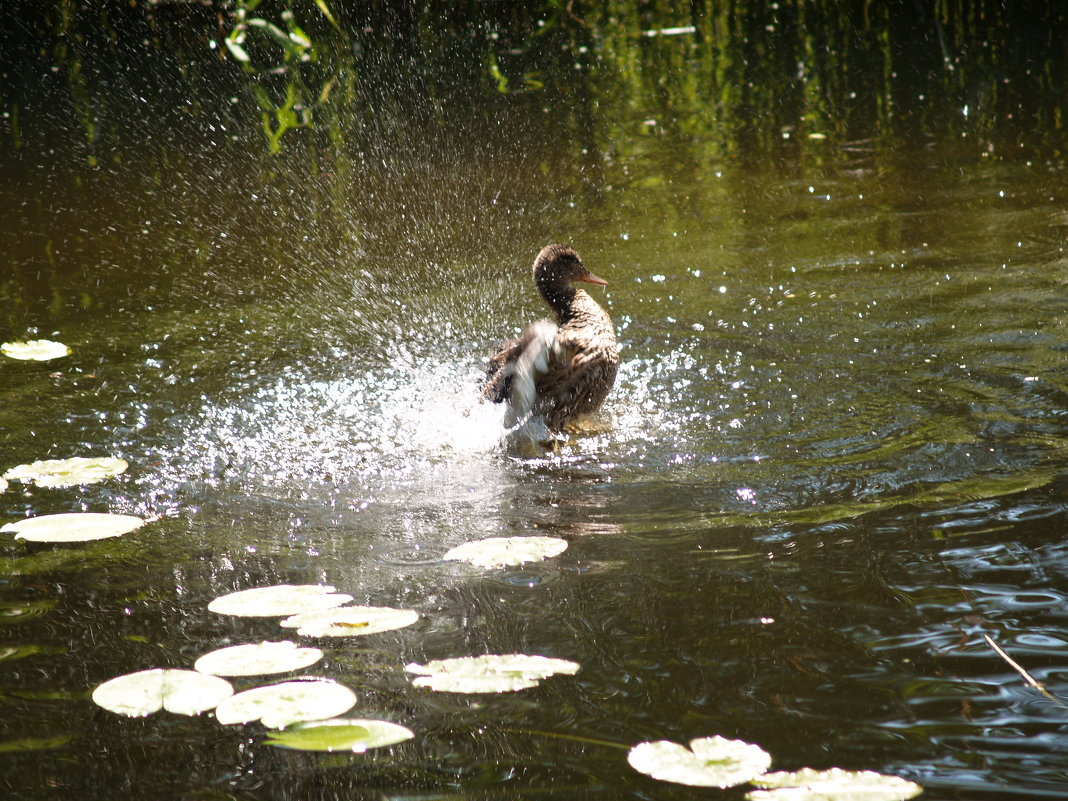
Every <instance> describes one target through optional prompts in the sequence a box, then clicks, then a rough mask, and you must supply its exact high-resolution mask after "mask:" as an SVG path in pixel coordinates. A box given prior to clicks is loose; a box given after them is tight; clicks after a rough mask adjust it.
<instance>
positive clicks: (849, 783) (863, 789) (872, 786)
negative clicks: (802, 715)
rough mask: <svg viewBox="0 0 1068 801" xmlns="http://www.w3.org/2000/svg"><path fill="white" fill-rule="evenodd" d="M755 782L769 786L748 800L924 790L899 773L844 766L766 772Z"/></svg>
mask: <svg viewBox="0 0 1068 801" xmlns="http://www.w3.org/2000/svg"><path fill="white" fill-rule="evenodd" d="M753 784H755V785H757V786H758V787H764V788H767V789H764V790H754V791H752V792H751V793H747V794H746V796H745V797H746V798H747V799H749V801H906V799H909V798H915V797H916V796H918V795H919V794H920V793H922V792H923V788H922V787H920V785H918V784H916V783H915V782H910V781H908V780H907V779H902V778H901V777H900V776H887V775H885V774H882V773H875V772H874V771H870V770H862V771H850V770H842V769H841V768H831V769H830V770H813V769H812V768H802V769H801V770H799V771H797V772H795V773H790V772H786V771H779V772H777V773H765V774H764V775H763V776H761V777H759V778H756V779H753Z"/></svg>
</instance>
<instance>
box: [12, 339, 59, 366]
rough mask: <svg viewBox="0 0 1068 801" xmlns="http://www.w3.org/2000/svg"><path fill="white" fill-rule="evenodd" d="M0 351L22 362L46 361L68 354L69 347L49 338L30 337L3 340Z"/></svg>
mask: <svg viewBox="0 0 1068 801" xmlns="http://www.w3.org/2000/svg"><path fill="white" fill-rule="evenodd" d="M0 353H3V354H4V355H5V356H7V357H8V358H9V359H18V360H19V361H24V362H47V361H50V360H51V359H59V358H60V357H62V356H69V355H70V348H68V347H67V346H66V345H64V344H63V343H62V342H53V341H52V340H50V339H31V340H29V341H28V342H5V343H4V344H2V345H0Z"/></svg>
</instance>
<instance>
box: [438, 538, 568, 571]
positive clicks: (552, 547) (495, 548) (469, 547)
mask: <svg viewBox="0 0 1068 801" xmlns="http://www.w3.org/2000/svg"><path fill="white" fill-rule="evenodd" d="M566 549H567V540H563V539H560V538H559V537H490V538H488V539H484V540H476V541H475V542H465V543H464V544H463V545H457V546H456V547H455V548H453V549H452V550H450V551H448V552H447V553H446V554H445V556H444V557H443V558H445V559H450V560H454V561H458V562H469V563H470V564H472V565H477V566H479V567H509V566H511V565H521V564H523V563H524V562H540V561H541V560H542V559H547V558H549V557H550V556H556V555H557V554H560V553H563V552H564V551H565V550H566Z"/></svg>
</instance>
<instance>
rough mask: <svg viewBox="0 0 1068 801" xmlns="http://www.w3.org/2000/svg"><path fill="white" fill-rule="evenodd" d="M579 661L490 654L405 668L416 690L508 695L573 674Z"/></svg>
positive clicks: (441, 660)
mask: <svg viewBox="0 0 1068 801" xmlns="http://www.w3.org/2000/svg"><path fill="white" fill-rule="evenodd" d="M579 667H580V666H579V664H578V662H570V661H568V660H566V659H552V658H550V657H547V656H528V655H526V654H487V655H485V656H461V657H458V658H456V659H435V660H433V661H431V662H427V663H426V664H425V665H420V664H417V663H415V662H412V663H411V664H408V665H405V666H404V669H405V670H406V671H408V672H409V673H416V674H419V675H418V677H417V678H415V679H412V684H414V685H415V686H416V687H429V688H430V689H431V690H437V691H439V692H449V693H505V692H514V691H516V690H524V689H526V688H527V687H535V686H537V685H538V683H539V682H540V681H541V680H542V679H545V678H548V677H549V676H552V675H555V674H557V673H564V674H567V675H574V674H575V673H578V671H579Z"/></svg>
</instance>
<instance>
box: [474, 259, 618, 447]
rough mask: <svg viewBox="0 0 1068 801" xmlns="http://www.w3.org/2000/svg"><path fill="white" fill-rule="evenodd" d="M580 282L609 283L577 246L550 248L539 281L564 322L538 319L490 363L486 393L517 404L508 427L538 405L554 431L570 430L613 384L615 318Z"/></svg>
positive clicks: (539, 266) (539, 264) (539, 265)
mask: <svg viewBox="0 0 1068 801" xmlns="http://www.w3.org/2000/svg"><path fill="white" fill-rule="evenodd" d="M575 281H582V282H586V283H591V284H600V285H603V284H605V283H606V282H605V281H603V280H601V279H600V278H597V276H595V275H593V274H592V273H590V272H589V270H587V269H586V267H585V265H583V263H582V259H581V258H579V255H578V253H576V252H575V251H574V250H572V249H571V248H570V247H567V246H566V245H549V246H548V247H546V248H544V249H542V251H541V253H539V254H538V257H537V259H535V261H534V284H535V286H537V288H538V291H539V292H540V293H541V296H542V297H543V298H544V299H545V302H546V303H547V304H548V305H549V308H550V309H552V310H553V313H554V315H555V316H556V323H555V325H554V324H553V323H551V322H550V321H548V320H542V321H539V322H537V323H534V324H533V325H532V326H530V327H529V328H527V329H526V330H525V331H524V332H523V333H522V334H521V335H520V336H519V337H518V338H517V339H514V340H511V341H510V342H506V343H504V344H503V345H502V346H501V348H500V350H499V351H498V352H497V353H495V354H494V355H493V356H492V357H491V358H490V361H489V364H488V365H487V366H486V383H485V385H484V386H483V388H482V397H483V398H485V399H487V400H491V401H493V402H494V403H501V402H507V403H508V404H509V407H510V414H509V415H508V416H507V417H506V419H505V423H506V425H513V424H514V423H515V422H516V420H517V419H520V418H522V417H523V416H524V415H525V414H526V413H527V412H528V411H533V412H534V413H535V414H537V415H541V416H542V417H543V418H544V419H545V422H546V424H547V425H548V427H549V428H550V429H552V430H554V431H563V430H564V429H565V428H566V427H568V424H569V423H572V422H573V421H575V420H577V419H578V418H580V417H583V416H585V415H588V414H590V413H592V412H595V411H596V410H597V409H599V408H600V406H601V404H602V403H603V402H604V399H605V397H607V395H608V392H609V391H610V390H611V389H612V384H613V383H614V382H615V378H616V370H617V369H618V367H619V349H618V347H617V345H616V334H615V329H614V327H613V326H612V320H611V318H610V317H609V316H608V313H607V312H606V311H605V310H604V309H602V308H601V306H600V305H599V304H598V303H597V301H595V300H594V299H593V298H592V297H590V296H589V295H588V294H587V293H586V292H585V291H584V290H582V289H578V288H576V287H575V286H573V282H575Z"/></svg>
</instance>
